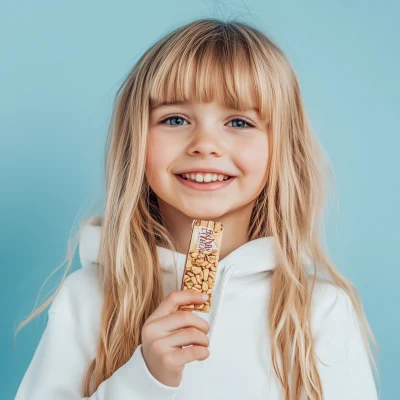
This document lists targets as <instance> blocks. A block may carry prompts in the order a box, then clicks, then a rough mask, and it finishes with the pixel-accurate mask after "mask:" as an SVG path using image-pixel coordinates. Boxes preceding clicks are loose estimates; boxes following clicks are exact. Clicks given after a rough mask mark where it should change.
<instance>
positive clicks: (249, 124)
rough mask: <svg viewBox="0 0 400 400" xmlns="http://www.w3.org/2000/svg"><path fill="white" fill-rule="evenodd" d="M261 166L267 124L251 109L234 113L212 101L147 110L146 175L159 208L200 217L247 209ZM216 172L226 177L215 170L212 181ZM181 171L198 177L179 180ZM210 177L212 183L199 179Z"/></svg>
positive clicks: (262, 179) (263, 177)
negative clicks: (191, 179)
mask: <svg viewBox="0 0 400 400" xmlns="http://www.w3.org/2000/svg"><path fill="white" fill-rule="evenodd" d="M267 165H268V135H267V127H266V123H265V121H263V120H262V119H261V117H260V116H259V115H258V114H257V112H256V111H255V110H252V109H249V110H246V111H244V112H243V111H242V112H239V111H238V110H234V109H227V108H224V107H222V105H220V104H219V103H217V102H210V103H193V102H191V103H183V104H169V105H161V106H159V107H157V108H154V109H152V110H151V114H150V121H149V136H148V146H147V159H146V176H147V179H148V182H149V185H150V187H151V188H152V190H153V191H154V192H155V194H156V195H157V197H158V199H159V204H160V208H164V209H165V208H168V209H169V211H171V212H173V211H174V210H178V211H180V212H181V213H183V214H185V215H187V216H188V217H190V218H191V219H204V220H221V219H223V218H222V217H224V216H227V215H228V214H235V213H239V212H240V210H243V209H245V208H247V209H248V208H249V207H251V208H252V207H253V205H254V202H255V199H256V198H257V196H258V195H259V194H260V192H261V191H262V189H263V188H264V186H265V184H266V181H267V173H268V171H267ZM202 169H207V170H209V171H210V172H211V173H210V172H209V173H210V175H208V176H207V172H202V173H199V171H201V170H202ZM216 171H220V173H222V175H228V176H230V179H228V180H223V179H224V177H222V176H221V174H219V175H220V176H219V179H220V180H218V173H217V172H216ZM185 172H186V173H189V174H190V176H191V178H192V177H193V178H197V180H199V181H202V180H203V182H202V183H196V182H190V181H188V180H184V179H182V178H181V177H180V176H179V175H180V174H181V173H185ZM213 172H215V173H214V174H213ZM210 178H214V179H215V178H217V182H209V183H208V182H207V183H205V182H204V180H206V181H208V180H209V179H210ZM221 179H222V181H221ZM161 204H162V205H161Z"/></svg>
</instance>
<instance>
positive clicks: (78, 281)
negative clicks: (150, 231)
mask: <svg viewBox="0 0 400 400" xmlns="http://www.w3.org/2000/svg"><path fill="white" fill-rule="evenodd" d="M98 223H99V220H98V219H93V220H92V222H91V223H90V224H88V225H86V226H85V227H84V229H83V231H82V234H81V237H80V246H79V255H80V260H81V264H82V267H83V268H81V269H79V270H77V271H75V272H73V273H71V274H70V275H69V276H68V277H67V279H66V281H65V282H64V284H63V286H62V288H61V290H60V292H59V293H58V295H57V296H56V298H55V299H54V301H53V303H52V305H51V307H50V309H49V310H48V322H47V326H46V329H45V331H44V333H43V336H42V338H41V340H40V343H39V345H38V347H37V349H36V352H35V354H34V356H33V359H32V361H31V363H30V365H29V367H28V369H27V371H26V373H25V376H24V378H23V380H22V382H21V385H20V387H19V390H18V392H17V395H16V398H15V400H82V399H90V400H128V399H131V400H145V399H146V400H147V399H148V400H186V399H187V400H204V399H208V400H224V399H238V400H239V399H240V400H280V399H284V396H283V390H282V388H281V386H280V383H279V380H278V379H277V377H276V375H275V372H274V370H273V366H272V363H271V349H270V344H269V330H268V300H269V295H270V289H271V286H270V279H271V278H270V273H269V271H271V270H273V268H274V266H275V265H276V262H277V255H276V249H275V243H274V238H273V237H264V238H260V239H256V240H252V241H250V242H248V243H246V244H244V245H242V246H240V247H239V248H237V249H236V250H234V251H233V252H231V253H230V254H229V255H228V256H226V257H225V258H223V259H221V260H220V261H219V263H218V268H217V273H216V279H215V287H214V292H213V299H212V300H213V301H212V304H211V308H210V313H202V312H198V311H193V312H194V313H195V314H196V315H199V316H200V317H201V318H204V319H205V320H207V321H208V323H209V325H210V332H209V338H210V345H209V350H210V356H209V357H208V358H207V359H206V360H204V361H194V362H191V363H188V364H186V365H185V368H184V370H183V376H182V381H181V383H180V385H179V386H178V387H171V386H166V385H164V384H162V383H161V382H159V381H158V380H157V379H155V378H154V377H153V375H152V374H151V372H150V371H149V370H148V368H147V366H146V363H145V361H144V358H143V354H142V349H141V348H142V346H141V345H139V346H138V347H137V348H136V350H135V351H134V352H133V354H132V356H131V358H130V359H129V360H128V362H126V363H125V364H124V365H123V366H121V367H120V368H119V369H118V370H117V371H116V372H115V373H114V374H113V375H112V376H111V377H110V378H109V379H107V380H105V381H104V382H103V383H102V384H101V385H100V386H99V387H98V389H97V390H96V392H95V393H94V394H93V395H92V396H90V397H87V398H84V397H83V395H82V381H83V378H84V376H85V375H86V372H87V369H88V366H89V364H90V362H91V361H92V360H93V359H94V358H95V355H96V347H97V343H98V340H99V334H100V313H101V309H102V304H103V295H102V292H101V290H100V284H99V279H98V267H97V264H96V259H97V253H98V248H99V240H100V230H101V226H99V225H98ZM157 252H158V256H159V260H160V264H161V267H162V271H163V277H164V295H165V296H167V295H168V293H170V292H171V291H174V290H178V284H179V283H180V279H181V276H182V273H183V267H184V263H185V254H180V253H173V252H172V251H170V250H167V249H165V248H162V247H158V248H157ZM174 255H175V257H176V260H177V267H178V271H177V272H178V275H177V276H176V275H175V271H174V267H173V259H174ZM307 262H308V258H307V257H304V265H305V267H307ZM310 266H311V265H309V267H310ZM311 322H312V332H313V335H314V337H315V340H316V342H315V351H316V354H317V356H318V358H319V360H318V359H317V367H318V371H319V374H320V378H321V382H322V386H323V390H324V399H325V400H357V399H360V400H376V399H377V393H376V388H375V383H374V379H373V375H372V371H371V368H370V365H369V362H368V358H367V353H366V351H365V349H364V345H363V341H362V338H361V335H360V332H359V328H358V324H357V320H356V316H355V313H354V309H353V306H352V304H351V302H350V299H349V298H348V296H347V295H346V294H345V292H344V291H343V290H341V289H338V288H336V287H334V286H333V285H331V284H330V283H328V282H324V281H323V279H318V283H317V284H316V287H315V289H314V294H313V300H312V319H311ZM321 361H322V363H321Z"/></svg>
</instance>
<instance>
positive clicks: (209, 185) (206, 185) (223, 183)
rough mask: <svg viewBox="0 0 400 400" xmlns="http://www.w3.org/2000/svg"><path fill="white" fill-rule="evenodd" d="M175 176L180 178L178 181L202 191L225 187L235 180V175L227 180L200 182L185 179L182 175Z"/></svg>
mask: <svg viewBox="0 0 400 400" xmlns="http://www.w3.org/2000/svg"><path fill="white" fill-rule="evenodd" d="M175 176H176V179H178V181H179V182H180V183H182V185H184V186H186V187H188V188H189V189H194V190H198V191H200V192H210V191H214V190H219V189H222V188H225V187H227V186H229V185H230V184H231V183H232V181H234V180H235V177H232V178H229V179H227V180H226V181H216V182H208V183H198V182H193V181H188V180H186V179H183V178H182V177H181V176H180V175H175Z"/></svg>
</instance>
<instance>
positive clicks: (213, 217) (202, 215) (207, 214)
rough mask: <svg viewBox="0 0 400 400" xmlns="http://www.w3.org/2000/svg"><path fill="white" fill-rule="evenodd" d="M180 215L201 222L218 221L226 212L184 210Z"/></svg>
mask: <svg viewBox="0 0 400 400" xmlns="http://www.w3.org/2000/svg"><path fill="white" fill-rule="evenodd" d="M181 212H182V213H184V214H185V215H187V216H188V217H190V218H191V219H201V220H203V221H218V220H220V219H221V218H222V217H223V216H224V215H225V214H226V211H225V210H224V211H222V210H221V211H218V210H214V211H211V210H210V209H204V210H199V209H197V210H195V211H194V210H191V211H186V210H181Z"/></svg>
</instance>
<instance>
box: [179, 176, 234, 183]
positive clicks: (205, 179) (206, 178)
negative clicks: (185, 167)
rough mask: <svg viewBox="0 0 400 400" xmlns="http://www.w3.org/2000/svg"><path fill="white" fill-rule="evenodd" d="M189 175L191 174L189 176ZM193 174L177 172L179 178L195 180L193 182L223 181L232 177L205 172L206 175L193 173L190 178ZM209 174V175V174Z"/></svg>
mask: <svg viewBox="0 0 400 400" xmlns="http://www.w3.org/2000/svg"><path fill="white" fill-rule="evenodd" d="M189 175H191V176H189ZM193 175H194V174H177V176H179V177H180V178H182V179H184V180H186V181H189V182H195V183H216V182H224V181H227V180H229V179H232V178H233V177H232V176H227V175H221V174H207V175H206V176H204V175H195V176H194V178H192V176H193ZM210 175H211V176H210Z"/></svg>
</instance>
